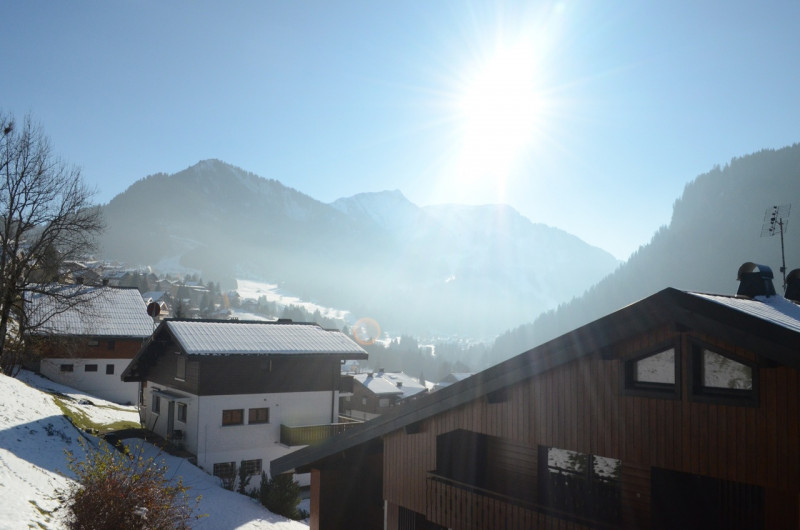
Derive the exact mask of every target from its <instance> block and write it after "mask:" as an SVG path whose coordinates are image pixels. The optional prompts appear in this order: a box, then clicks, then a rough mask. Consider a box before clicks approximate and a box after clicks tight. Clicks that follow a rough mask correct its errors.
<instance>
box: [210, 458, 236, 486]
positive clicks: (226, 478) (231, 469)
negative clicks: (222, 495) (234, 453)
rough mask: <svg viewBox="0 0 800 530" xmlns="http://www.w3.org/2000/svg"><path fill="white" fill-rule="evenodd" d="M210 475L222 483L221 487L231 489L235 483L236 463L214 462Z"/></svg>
mask: <svg viewBox="0 0 800 530" xmlns="http://www.w3.org/2000/svg"><path fill="white" fill-rule="evenodd" d="M211 469H212V471H211V474H212V475H214V476H215V477H217V478H219V479H220V480H221V481H222V484H223V486H225V487H230V488H231V489H232V488H233V485H234V484H235V483H236V462H215V463H214V465H213V466H212V468H211Z"/></svg>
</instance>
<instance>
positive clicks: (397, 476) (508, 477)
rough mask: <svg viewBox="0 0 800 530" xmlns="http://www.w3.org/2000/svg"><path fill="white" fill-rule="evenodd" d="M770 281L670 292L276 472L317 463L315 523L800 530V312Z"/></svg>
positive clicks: (763, 271)
mask: <svg viewBox="0 0 800 530" xmlns="http://www.w3.org/2000/svg"><path fill="white" fill-rule="evenodd" d="M746 265H753V264H746ZM748 274H755V275H757V276H759V278H757V281H753V282H750V281H749V280H748V279H747V278H748V276H747V275H748ZM771 276H772V275H771V271H769V270H768V268H766V267H758V266H756V267H751V266H747V267H744V269H743V270H740V279H742V287H745V288H744V289H740V291H739V293H738V295H737V296H723V295H712V294H703V293H696V292H685V291H679V290H676V289H665V290H663V291H660V292H658V293H656V294H654V295H652V296H650V297H648V298H645V299H643V300H641V301H639V302H636V303H634V304H631V305H629V306H627V307H625V308H623V309H620V310H619V311H616V312H614V313H612V314H609V315H607V316H605V317H602V318H600V319H598V320H596V321H594V322H592V323H589V324H587V325H585V326H582V327H580V328H577V329H575V330H574V331H572V332H569V333H567V334H565V335H563V336H561V337H558V338H556V339H554V340H552V341H549V342H547V343H544V344H542V345H540V346H537V347H535V348H533V349H531V350H529V351H527V352H524V353H522V354H520V355H518V356H516V357H513V358H511V359H509V360H507V361H505V362H503V363H500V364H498V365H496V366H493V367H491V368H489V369H487V370H484V371H482V372H479V373H477V374H475V375H474V376H473V377H469V378H467V379H464V380H463V381H460V382H456V383H453V384H452V385H450V386H448V387H446V388H443V389H441V390H439V391H437V392H433V393H431V394H428V395H426V396H422V397H421V398H420V399H418V400H416V401H414V402H413V403H409V404H408V405H406V406H403V407H396V408H394V409H393V410H391V411H389V412H388V413H387V414H384V415H382V416H380V417H378V418H376V419H374V420H371V421H369V422H366V423H364V424H362V425H361V426H359V427H357V428H355V429H353V430H351V431H349V432H348V433H347V434H346V435H344V436H337V437H334V438H332V439H329V440H327V441H326V442H325V443H323V444H321V445H318V446H315V447H308V448H305V449H303V450H301V451H298V452H296V453H293V454H290V455H287V456H284V457H282V458H279V459H277V460H275V461H273V462H272V466H271V471H272V473H273V474H277V473H284V472H289V471H295V472H301V471H302V472H309V471H310V472H311V528H312V530H316V529H319V528H343V527H353V528H385V529H388V530H399V529H411V528H416V529H444V528H451V529H465V528H481V529H500V528H502V529H520V530H522V529H529V528H559V529H588V528H645V529H647V528H650V529H654V530H660V529H674V528H680V529H684V530H691V529H706V528H725V529H759V528H761V529H770V528H786V529H791V528H795V529H796V528H800V516H799V515H798V514H800V306H798V305H797V303H795V302H793V301H791V300H788V299H786V298H784V297H782V296H780V295H775V294H770V293H769V289H764V287H765V286H768V287H771V282H772V279H771ZM767 279H769V281H768V282H767V281H766V280H767ZM745 284H748V285H751V286H752V285H755V286H756V287H755V289H754V290H750V288H749V287H746V286H745ZM790 287H791V286H790ZM787 292H788V290H787ZM772 293H774V289H773V290H772Z"/></svg>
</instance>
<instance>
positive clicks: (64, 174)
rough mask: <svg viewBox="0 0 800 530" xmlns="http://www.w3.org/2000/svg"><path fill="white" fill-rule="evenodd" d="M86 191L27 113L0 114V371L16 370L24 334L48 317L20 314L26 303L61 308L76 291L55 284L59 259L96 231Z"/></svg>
mask: <svg viewBox="0 0 800 530" xmlns="http://www.w3.org/2000/svg"><path fill="white" fill-rule="evenodd" d="M93 196H94V191H93V190H90V189H89V188H88V187H87V186H86V185H85V184H84V182H83V180H82V178H81V173H80V170H79V169H78V168H76V167H74V166H68V165H67V164H65V163H64V162H62V161H61V160H60V159H59V158H57V157H56V156H55V155H54V154H53V151H52V148H51V146H50V142H49V140H48V139H47V137H46V136H45V135H44V134H43V132H42V130H41V127H39V126H38V125H36V124H34V123H33V122H32V120H31V118H30V117H29V116H26V117H25V119H24V121H23V123H21V124H18V123H16V122H15V120H14V118H13V117H11V116H6V115H4V114H0V371H2V372H4V373H12V374H13V372H14V370H16V369H17V366H18V364H19V359H20V355H21V354H22V350H23V349H24V343H25V340H24V339H25V336H26V333H28V332H30V331H31V330H33V329H35V328H39V327H41V326H43V325H44V324H45V323H46V321H47V319H48V318H50V317H52V315H51V316H50V317H48V316H46V315H44V314H39V315H37V316H36V317H35V318H32V315H30V314H28V313H26V301H27V302H30V301H32V300H33V299H34V298H35V297H49V298H51V299H52V300H53V301H55V302H57V303H55V304H50V305H52V306H53V307H58V308H62V309H63V310H67V309H69V308H72V307H75V305H77V304H82V303H85V300H86V293H85V292H84V290H82V289H75V288H72V289H64V288H63V286H58V285H56V284H57V281H58V279H59V278H58V272H59V270H60V265H61V263H63V262H64V261H67V260H75V259H76V258H78V257H81V256H86V255H88V254H89V253H91V251H92V250H93V249H94V239H95V237H96V236H97V235H98V234H99V233H100V232H101V231H102V230H103V222H102V219H101V216H100V210H99V209H98V208H97V207H96V206H94V205H93V204H92V198H93Z"/></svg>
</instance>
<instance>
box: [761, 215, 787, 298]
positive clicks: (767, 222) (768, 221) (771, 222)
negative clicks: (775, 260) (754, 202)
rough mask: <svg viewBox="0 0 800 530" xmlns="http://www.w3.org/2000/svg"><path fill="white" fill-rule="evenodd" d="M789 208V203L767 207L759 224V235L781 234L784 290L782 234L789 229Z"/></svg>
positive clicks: (784, 272)
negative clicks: (762, 220) (762, 222)
mask: <svg viewBox="0 0 800 530" xmlns="http://www.w3.org/2000/svg"><path fill="white" fill-rule="evenodd" d="M791 210H792V205H791V204H782V205H780V206H772V207H771V208H767V211H766V212H764V224H763V225H762V226H761V237H771V236H774V235H775V233H776V232H780V234H781V273H783V288H784V290H785V289H786V254H785V253H784V250H783V234H785V233H786V230H788V229H789V212H790V211H791Z"/></svg>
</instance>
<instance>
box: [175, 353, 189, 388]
mask: <svg viewBox="0 0 800 530" xmlns="http://www.w3.org/2000/svg"><path fill="white" fill-rule="evenodd" d="M175 379H177V380H178V381H186V356H185V355H180V353H178V356H177V358H176V359H175Z"/></svg>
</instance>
